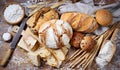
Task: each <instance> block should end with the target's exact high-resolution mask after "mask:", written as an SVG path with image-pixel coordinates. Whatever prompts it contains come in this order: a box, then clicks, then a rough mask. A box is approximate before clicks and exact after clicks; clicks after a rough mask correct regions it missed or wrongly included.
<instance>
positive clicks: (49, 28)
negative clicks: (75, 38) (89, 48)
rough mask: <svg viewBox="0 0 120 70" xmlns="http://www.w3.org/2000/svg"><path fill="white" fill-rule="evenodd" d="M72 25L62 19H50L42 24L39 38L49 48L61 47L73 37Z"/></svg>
mask: <svg viewBox="0 0 120 70" xmlns="http://www.w3.org/2000/svg"><path fill="white" fill-rule="evenodd" d="M72 34H73V32H72V28H71V26H70V25H69V24H68V23H67V22H64V21H62V20H55V19H54V20H50V21H48V22H46V23H44V24H42V25H41V26H40V29H39V39H40V40H41V42H42V43H43V44H44V45H45V46H47V47H49V48H61V47H63V46H65V45H67V44H69V41H70V39H71V38H72Z"/></svg>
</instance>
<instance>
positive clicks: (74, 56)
mask: <svg viewBox="0 0 120 70" xmlns="http://www.w3.org/2000/svg"><path fill="white" fill-rule="evenodd" d="M82 52H83V50H80V51H79V52H78V53H77V54H76V55H74V56H73V58H71V59H70V60H74V59H75V58H76V57H77V56H78V55H79V54H81V53H82Z"/></svg>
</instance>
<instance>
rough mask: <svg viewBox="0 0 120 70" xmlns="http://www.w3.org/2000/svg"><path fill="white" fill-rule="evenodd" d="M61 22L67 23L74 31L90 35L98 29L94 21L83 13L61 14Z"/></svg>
mask: <svg viewBox="0 0 120 70" xmlns="http://www.w3.org/2000/svg"><path fill="white" fill-rule="evenodd" d="M61 20H64V21H67V22H68V23H69V24H70V25H71V26H72V28H73V30H75V31H79V32H83V33H90V32H93V31H94V30H96V29H97V28H98V24H97V22H96V20H95V19H94V18H93V17H92V16H90V15H87V14H83V13H77V12H76V13H75V12H69V13H63V14H62V16H61Z"/></svg>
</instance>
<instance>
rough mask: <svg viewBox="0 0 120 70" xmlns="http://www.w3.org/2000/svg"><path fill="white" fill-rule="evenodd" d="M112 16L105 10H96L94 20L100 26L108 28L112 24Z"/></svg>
mask: <svg viewBox="0 0 120 70" xmlns="http://www.w3.org/2000/svg"><path fill="white" fill-rule="evenodd" d="M112 19H113V17H112V14H111V13H110V12H109V11H108V10H105V9H101V10H98V11H97V12H96V20H97V22H98V23H99V24H100V25H102V26H108V25H110V24H111V23H112Z"/></svg>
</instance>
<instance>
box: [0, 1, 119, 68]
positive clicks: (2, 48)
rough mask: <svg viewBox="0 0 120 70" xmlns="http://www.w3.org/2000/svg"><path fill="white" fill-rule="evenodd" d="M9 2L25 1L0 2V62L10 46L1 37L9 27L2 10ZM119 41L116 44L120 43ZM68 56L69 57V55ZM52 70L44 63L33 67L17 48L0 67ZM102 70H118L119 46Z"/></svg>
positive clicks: (23, 52) (94, 65) (94, 66)
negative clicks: (3, 65) (4, 64)
mask: <svg viewBox="0 0 120 70" xmlns="http://www.w3.org/2000/svg"><path fill="white" fill-rule="evenodd" d="M11 1H15V2H24V1H26V0H0V62H1V60H2V58H3V56H4V55H5V52H6V51H7V50H8V48H9V45H10V42H4V41H3V40H2V38H1V36H2V34H3V33H4V32H7V31H8V28H9V27H10V26H11V25H9V24H7V23H6V22H5V21H4V20H3V18H2V9H3V8H4V5H5V3H9V2H11ZM12 35H13V36H14V35H15V33H12ZM118 38H119V39H118V40H119V41H120V32H119V34H118ZM119 41H118V43H120V42H119ZM73 49H74V48H72V49H70V51H72V52H74V51H75V49H74V50H73ZM68 55H70V53H69V54H68ZM62 67H65V66H64V64H63V65H62ZM53 69H56V68H53V67H51V66H48V65H45V64H44V63H42V65H41V66H39V67H35V66H33V65H32V64H31V63H30V60H29V59H28V57H27V55H26V52H25V51H23V50H22V49H21V48H19V47H16V49H15V51H14V54H13V56H12V58H11V60H10V62H9V64H8V65H7V67H5V68H3V67H0V70H53ZM96 69H98V68H97V67H96V64H95V63H93V65H92V66H91V67H90V69H88V70H96ZM65 70H66V69H65ZM98 70H99V69H98ZM104 70H120V44H119V45H117V51H116V54H115V56H114V58H113V60H112V62H111V63H110V64H109V65H108V66H107V67H105V68H104Z"/></svg>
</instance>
